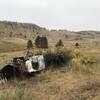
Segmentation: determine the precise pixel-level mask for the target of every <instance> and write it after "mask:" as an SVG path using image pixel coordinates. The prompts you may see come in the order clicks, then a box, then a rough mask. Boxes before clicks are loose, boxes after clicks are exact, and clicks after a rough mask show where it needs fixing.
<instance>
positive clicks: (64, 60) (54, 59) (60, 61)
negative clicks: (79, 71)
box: [45, 51, 72, 67]
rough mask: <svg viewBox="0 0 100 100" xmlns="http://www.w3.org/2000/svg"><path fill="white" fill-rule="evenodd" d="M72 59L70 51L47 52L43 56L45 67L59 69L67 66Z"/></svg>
mask: <svg viewBox="0 0 100 100" xmlns="http://www.w3.org/2000/svg"><path fill="white" fill-rule="evenodd" d="M71 59H72V55H71V53H70V51H56V52H48V53H46V54H45V62H46V66H52V65H54V66H55V67H61V66H63V65H65V64H68V63H69V62H70V60H71Z"/></svg>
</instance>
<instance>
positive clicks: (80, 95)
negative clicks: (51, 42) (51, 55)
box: [0, 40, 100, 100]
mask: <svg viewBox="0 0 100 100" xmlns="http://www.w3.org/2000/svg"><path fill="white" fill-rule="evenodd" d="M11 41H12V40H11ZM95 41H96V40H95ZM97 41H98V42H99V44H98V46H96V45H95V43H94V42H93V43H94V44H92V42H91V41H90V42H89V41H87V42H86V41H85V42H84V41H81V43H80V47H79V52H80V55H77V52H76V51H75V52H76V54H75V53H74V54H75V55H77V57H74V59H75V60H76V62H75V61H74V62H73V63H74V64H73V66H71V67H70V66H68V65H66V66H65V67H62V68H60V69H56V70H55V69H49V70H45V71H43V72H41V73H40V74H37V75H36V76H34V77H32V78H29V79H23V80H16V79H15V80H12V81H9V82H8V83H7V84H5V85H1V86H0V100H100V62H99V60H100V50H99V48H100V41H99V40H97ZM67 43H68V44H70V45H66V47H67V46H68V47H67V48H68V49H69V48H71V50H72V51H73V50H75V48H74V42H73V41H68V42H67ZM67 43H66V44H67ZM89 43H90V44H89ZM25 53H26V51H16V52H5V53H0V65H4V64H6V63H9V62H10V60H11V59H12V58H13V57H15V56H23V55H25ZM75 55H74V56H75ZM81 55H84V56H91V55H92V56H93V57H95V58H96V61H97V62H96V63H94V64H87V65H82V64H81V63H80V58H81Z"/></svg>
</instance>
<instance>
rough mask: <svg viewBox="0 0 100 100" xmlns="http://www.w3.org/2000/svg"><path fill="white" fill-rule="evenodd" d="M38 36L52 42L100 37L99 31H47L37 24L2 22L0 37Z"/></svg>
mask: <svg viewBox="0 0 100 100" xmlns="http://www.w3.org/2000/svg"><path fill="white" fill-rule="evenodd" d="M37 35H45V36H47V37H48V39H49V40H50V41H58V40H59V39H63V40H66V39H71V40H82V39H87V38H89V39H93V38H95V37H100V32H98V31H80V32H72V31H68V30H47V29H45V28H42V27H40V26H38V25H35V24H30V23H18V22H10V21H0V37H17V38H18V37H20V38H31V39H34V38H35V37H36V36H37Z"/></svg>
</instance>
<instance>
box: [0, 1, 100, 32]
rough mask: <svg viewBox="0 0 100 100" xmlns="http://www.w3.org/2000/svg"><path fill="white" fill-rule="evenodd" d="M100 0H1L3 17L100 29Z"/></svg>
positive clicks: (3, 18)
mask: <svg viewBox="0 0 100 100" xmlns="http://www.w3.org/2000/svg"><path fill="white" fill-rule="evenodd" d="M99 10H100V0H0V20H8V21H18V22H28V23H33V24H37V25H39V26H43V27H46V28H50V29H51V28H52V29H55V28H57V29H59V28H60V29H68V30H73V31H74V30H75V31H77V30H100V11H99Z"/></svg>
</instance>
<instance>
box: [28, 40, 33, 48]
mask: <svg viewBox="0 0 100 100" xmlns="http://www.w3.org/2000/svg"><path fill="white" fill-rule="evenodd" d="M31 48H33V44H32V41H31V40H28V42H27V49H31Z"/></svg>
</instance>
